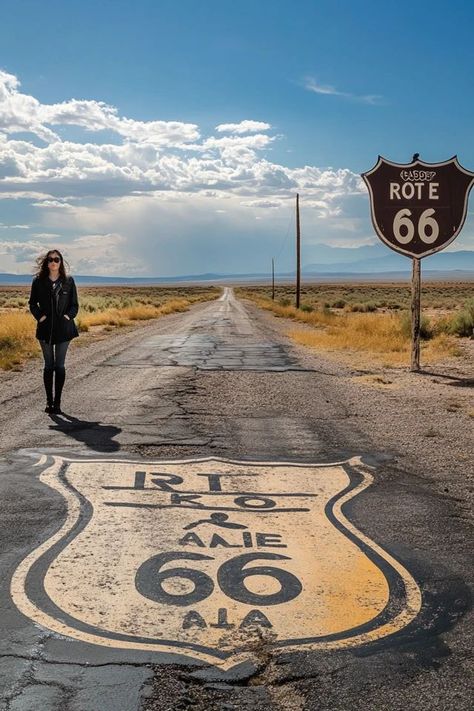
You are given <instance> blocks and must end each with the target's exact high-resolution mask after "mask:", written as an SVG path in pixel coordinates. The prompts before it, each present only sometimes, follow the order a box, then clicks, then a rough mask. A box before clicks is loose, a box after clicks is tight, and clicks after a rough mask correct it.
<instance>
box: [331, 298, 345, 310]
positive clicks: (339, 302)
mask: <svg viewBox="0 0 474 711" xmlns="http://www.w3.org/2000/svg"><path fill="white" fill-rule="evenodd" d="M345 305H346V301H344V299H336V301H333V302H332V307H333V309H343V308H344V306H345Z"/></svg>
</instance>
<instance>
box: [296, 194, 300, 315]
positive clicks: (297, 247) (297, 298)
mask: <svg viewBox="0 0 474 711" xmlns="http://www.w3.org/2000/svg"><path fill="white" fill-rule="evenodd" d="M300 293H301V231H300V196H299V195H298V193H296V308H297V309H299V307H300Z"/></svg>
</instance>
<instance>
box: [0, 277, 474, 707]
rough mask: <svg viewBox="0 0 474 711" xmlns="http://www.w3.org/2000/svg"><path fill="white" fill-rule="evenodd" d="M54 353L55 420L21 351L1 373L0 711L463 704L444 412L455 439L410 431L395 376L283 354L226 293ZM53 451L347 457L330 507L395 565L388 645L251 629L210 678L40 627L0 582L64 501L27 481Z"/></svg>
mask: <svg viewBox="0 0 474 711" xmlns="http://www.w3.org/2000/svg"><path fill="white" fill-rule="evenodd" d="M79 340H80V339H79ZM66 365H67V379H66V385H65V391H64V405H63V407H64V411H65V415H64V416H55V415H52V416H49V415H46V414H45V413H44V412H43V411H42V410H43V407H44V403H43V393H42V384H41V369H40V364H39V361H34V362H31V363H29V364H27V365H26V366H25V368H24V370H23V371H22V372H21V373H5V374H2V376H1V378H0V397H1V404H2V407H1V411H0V428H1V441H0V495H1V501H2V517H1V519H0V572H1V575H0V616H1V617H0V627H1V639H0V659H1V661H0V690H1V694H0V696H1V699H2V702H1V703H2V705H1V708H2V710H4V711H43V710H44V711H49V710H51V711H99V710H100V711H104V710H109V709H110V711H112V710H113V711H157V710H159V711H168V710H170V711H180V710H185V709H191V708H194V709H197V710H198V711H231V710H232V709H235V710H236V711H237V710H240V709H243V710H245V709H249V710H252V711H253V710H255V711H263V710H266V709H268V710H269V709H275V711H280V710H290V709H291V711H316V710H318V711H319V710H320V709H321V710H327V711H330V710H331V711H333V710H334V711H337V710H338V709H341V710H343V709H344V710H346V709H348V708H351V709H352V710H353V711H357V710H359V709H360V710H362V709H369V710H374V711H378V710H379V709H380V710H382V709H387V710H388V709H389V710H390V711H397V710H398V709H400V711H401V710H402V709H403V710H406V709H430V710H434V711H437V710H438V709H439V710H440V711H441V710H442V711H449V710H450V709H456V710H457V711H467V710H468V709H471V708H472V698H473V693H472V691H473V688H472V687H473V684H472V681H473V655H472V632H473V624H472V614H471V590H472V577H473V566H472V552H471V550H472V512H471V510H470V508H469V506H468V505H467V503H466V502H467V501H468V500H469V497H472V480H470V479H469V477H472V454H473V451H472V448H473V445H472V442H473V440H472V437H471V435H472V421H471V423H469V422H467V421H465V420H464V419H462V417H463V415H462V412H461V409H459V411H456V412H455V413H452V415H450V417H452V422H453V424H452V427H453V431H455V432H456V433H457V436H458V439H457V440H456V441H455V440H454V438H450V440H449V442H448V440H446V443H445V444H444V445H443V444H442V443H441V444H440V443H439V442H437V441H429V440H427V439H426V437H425V438H423V436H422V435H423V432H422V430H420V432H418V431H417V427H418V423H419V419H420V417H421V414H417V411H416V407H418V405H419V410H418V413H422V412H423V413H424V412H425V411H426V412H429V413H430V417H431V419H432V422H434V423H435V426H438V425H439V428H440V429H441V427H442V424H443V420H442V413H439V416H438V415H437V414H436V412H435V407H434V406H433V402H432V400H423V402H421V404H420V403H418V404H417V403H414V401H412V400H410V398H411V397H412V394H413V383H415V381H414V380H410V378H411V377H412V376H407V381H406V383H405V382H403V383H402V386H403V387H404V388H406V393H407V394H406V396H403V397H398V396H397V394H396V393H394V392H389V393H385V392H381V391H380V392H375V391H369V390H367V389H363V388H362V386H361V385H360V384H357V383H355V382H354V377H355V376H358V375H360V374H359V373H357V372H354V371H353V370H351V368H350V367H348V366H347V367H346V366H341V365H338V364H336V363H334V362H331V361H329V360H327V359H324V358H323V357H322V356H320V355H318V354H311V353H308V352H306V351H304V350H303V349H301V348H297V347H294V346H292V345H291V342H290V341H289V340H288V339H287V338H286V337H285V335H284V333H283V328H282V325H281V322H279V321H278V320H277V319H275V318H274V317H273V316H270V315H269V314H267V313H263V312H261V311H259V310H258V309H257V308H256V307H255V306H253V305H251V304H248V303H246V302H242V301H239V300H237V299H236V298H235V297H234V295H233V293H232V290H230V289H225V291H224V294H223V297H222V298H221V299H220V300H217V301H213V302H209V303H201V304H197V305H195V306H193V307H192V308H191V309H190V311H189V312H187V313H184V314H172V315H169V316H167V317H164V318H162V319H160V320H158V321H156V322H149V323H146V324H143V325H141V326H139V327H137V328H134V329H133V330H132V329H126V330H125V331H124V332H121V333H116V334H113V335H111V336H107V337H103V338H97V339H96V340H95V341H91V342H90V343H88V344H87V345H85V346H82V347H81V346H80V345H79V344H74V345H73V347H72V348H71V352H70V353H69V355H68V360H67V364H66ZM459 380H460V381H461V378H459ZM466 383H467V380H466ZM430 387H431V390H432V391H433V393H434V395H433V397H434V398H435V400H437V401H438V400H439V401H440V402H441V400H442V398H443V397H445V393H446V392H447V389H448V388H449V387H450V384H449V383H447V382H444V381H443V380H442V378H441V379H439V378H438V381H437V382H433V384H432V385H431V386H430ZM451 391H452V388H451V389H450V392H451ZM464 391H466V393H467V395H466V397H467V396H468V390H466V389H463V391H462V392H463V396H464ZM426 397H428V395H427V396H426ZM430 397H431V395H430ZM436 417H439V422H438V420H436ZM399 421H400V426H398V422H399ZM394 423H395V426H394ZM61 453H62V454H64V455H69V456H71V455H74V456H76V457H78V458H81V457H90V456H91V455H94V456H95V457H98V456H104V457H109V458H110V457H111V455H113V457H114V458H115V459H121V458H123V459H127V458H134V459H136V458H143V460H145V461H146V460H158V459H167V460H169V459H174V458H177V459H180V458H187V457H206V456H215V457H224V458H229V459H240V460H253V459H254V460H263V461H264V460H267V461H294V462H300V463H303V462H318V463H324V462H334V461H340V460H343V459H347V458H350V457H353V456H362V457H363V458H364V461H366V462H367V463H368V464H370V465H371V467H372V470H373V475H374V483H373V485H372V486H371V487H369V488H368V489H367V490H366V491H365V492H363V493H362V494H360V495H359V496H357V497H356V498H354V499H353V500H352V501H351V502H349V504H348V505H347V507H346V515H347V516H348V517H349V518H350V520H351V521H352V522H353V523H354V525H356V526H357V527H358V529H360V530H361V531H363V532H364V533H365V534H366V535H367V536H369V538H370V539H372V540H373V541H376V542H377V543H378V544H379V545H380V546H382V547H383V548H384V549H385V550H387V551H389V552H390V553H391V555H392V556H394V557H395V558H396V559H398V560H400V561H402V562H403V564H404V565H405V566H406V567H407V569H408V570H409V571H410V573H411V574H412V575H413V576H414V578H415V580H416V581H417V583H418V585H419V587H420V589H421V592H422V596H423V605H422V609H421V611H420V614H419V615H418V617H417V618H416V620H415V621H414V622H413V623H411V624H410V625H409V626H408V627H407V628H405V629H403V630H401V631H400V632H397V633H396V634H394V635H392V636H391V637H386V638H383V639H380V640H378V641H375V642H371V643H370V644H365V645H361V646H359V647H355V648H350V649H339V650H333V651H331V650H325V651H312V652H311V651H305V650H304V649H301V650H300V651H291V652H286V653H278V654H275V653H274V652H272V649H271V647H270V646H269V645H268V643H267V641H266V640H265V638H264V637H262V640H261V644H259V645H257V646H256V648H255V653H254V655H253V656H252V659H251V660H250V661H248V662H247V663H245V662H244V663H242V664H240V665H237V666H236V667H234V668H233V669H231V670H230V671H227V672H223V671H221V670H219V669H217V668H216V667H213V666H209V665H207V664H203V663H202V662H199V661H196V660H192V659H190V658H186V657H184V656H180V655H179V654H168V653H159V654H158V653H155V652H148V651H138V650H127V649H118V648H114V647H113V646H111V647H104V646H99V645H94V644H88V643H85V642H82V641H78V640H73V639H70V638H68V637H65V636H62V635H59V634H56V633H53V632H49V631H48V630H47V629H45V628H43V627H41V626H39V625H35V624H34V623H32V622H31V621H30V620H29V619H28V618H27V617H25V616H23V615H22V614H21V613H20V612H19V611H18V610H17V608H16V606H15V605H14V604H13V602H12V600H11V596H10V580H11V576H12V574H13V572H14V570H15V569H16V568H17V566H18V564H19V563H20V561H22V560H23V558H24V557H25V556H26V554H28V553H29V552H30V551H32V550H34V549H35V548H36V547H37V546H38V545H39V544H40V543H41V542H42V541H45V540H46V539H48V538H49V537H50V536H51V535H52V534H53V533H54V532H55V531H57V529H58V528H59V526H60V525H61V524H62V522H63V521H64V518H65V515H66V508H65V502H64V499H63V497H62V496H60V494H59V493H57V492H55V491H53V490H52V489H50V488H49V487H47V486H45V485H44V484H43V483H41V482H40V481H39V478H38V474H39V471H40V469H41V467H38V466H37V463H38V459H39V457H41V455H43V454H46V455H51V454H61ZM470 482H471V483H470ZM302 545H304V542H302ZM334 566H335V570H336V569H337V556H336V558H335V560H334Z"/></svg>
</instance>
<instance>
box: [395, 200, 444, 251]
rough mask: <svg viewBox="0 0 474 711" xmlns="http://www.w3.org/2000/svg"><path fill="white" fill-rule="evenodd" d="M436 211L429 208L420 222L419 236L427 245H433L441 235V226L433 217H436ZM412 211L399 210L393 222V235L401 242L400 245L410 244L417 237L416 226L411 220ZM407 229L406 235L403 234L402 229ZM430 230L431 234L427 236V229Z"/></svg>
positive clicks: (423, 213)
mask: <svg viewBox="0 0 474 711" xmlns="http://www.w3.org/2000/svg"><path fill="white" fill-rule="evenodd" d="M434 213H435V210H433V208H429V209H428V210H423V212H422V213H421V215H420V219H419V220H418V236H419V237H420V239H421V240H422V241H423V242H424V243H425V244H433V242H435V241H436V239H437V238H438V235H439V225H438V223H437V222H436V220H435V219H433V217H431V215H434ZM410 215H411V210H409V209H408V208H404V209H403V210H399V211H398V212H397V214H396V215H395V217H394V220H393V233H394V235H395V239H396V240H397V241H398V242H400V244H408V243H409V242H411V241H412V239H413V237H414V235H415V225H414V224H413V222H412V220H410V219H409V218H410ZM402 227H405V228H406V231H407V232H406V234H404V235H403V234H402V232H401V228H402ZM427 227H429V228H430V230H431V234H427V232H426V229H427Z"/></svg>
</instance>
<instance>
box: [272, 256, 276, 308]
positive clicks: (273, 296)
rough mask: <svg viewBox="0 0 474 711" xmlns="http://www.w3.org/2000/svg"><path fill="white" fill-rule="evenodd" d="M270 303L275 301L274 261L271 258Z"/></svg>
mask: <svg viewBox="0 0 474 711" xmlns="http://www.w3.org/2000/svg"><path fill="white" fill-rule="evenodd" d="M272 301H275V260H274V258H273V257H272Z"/></svg>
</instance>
